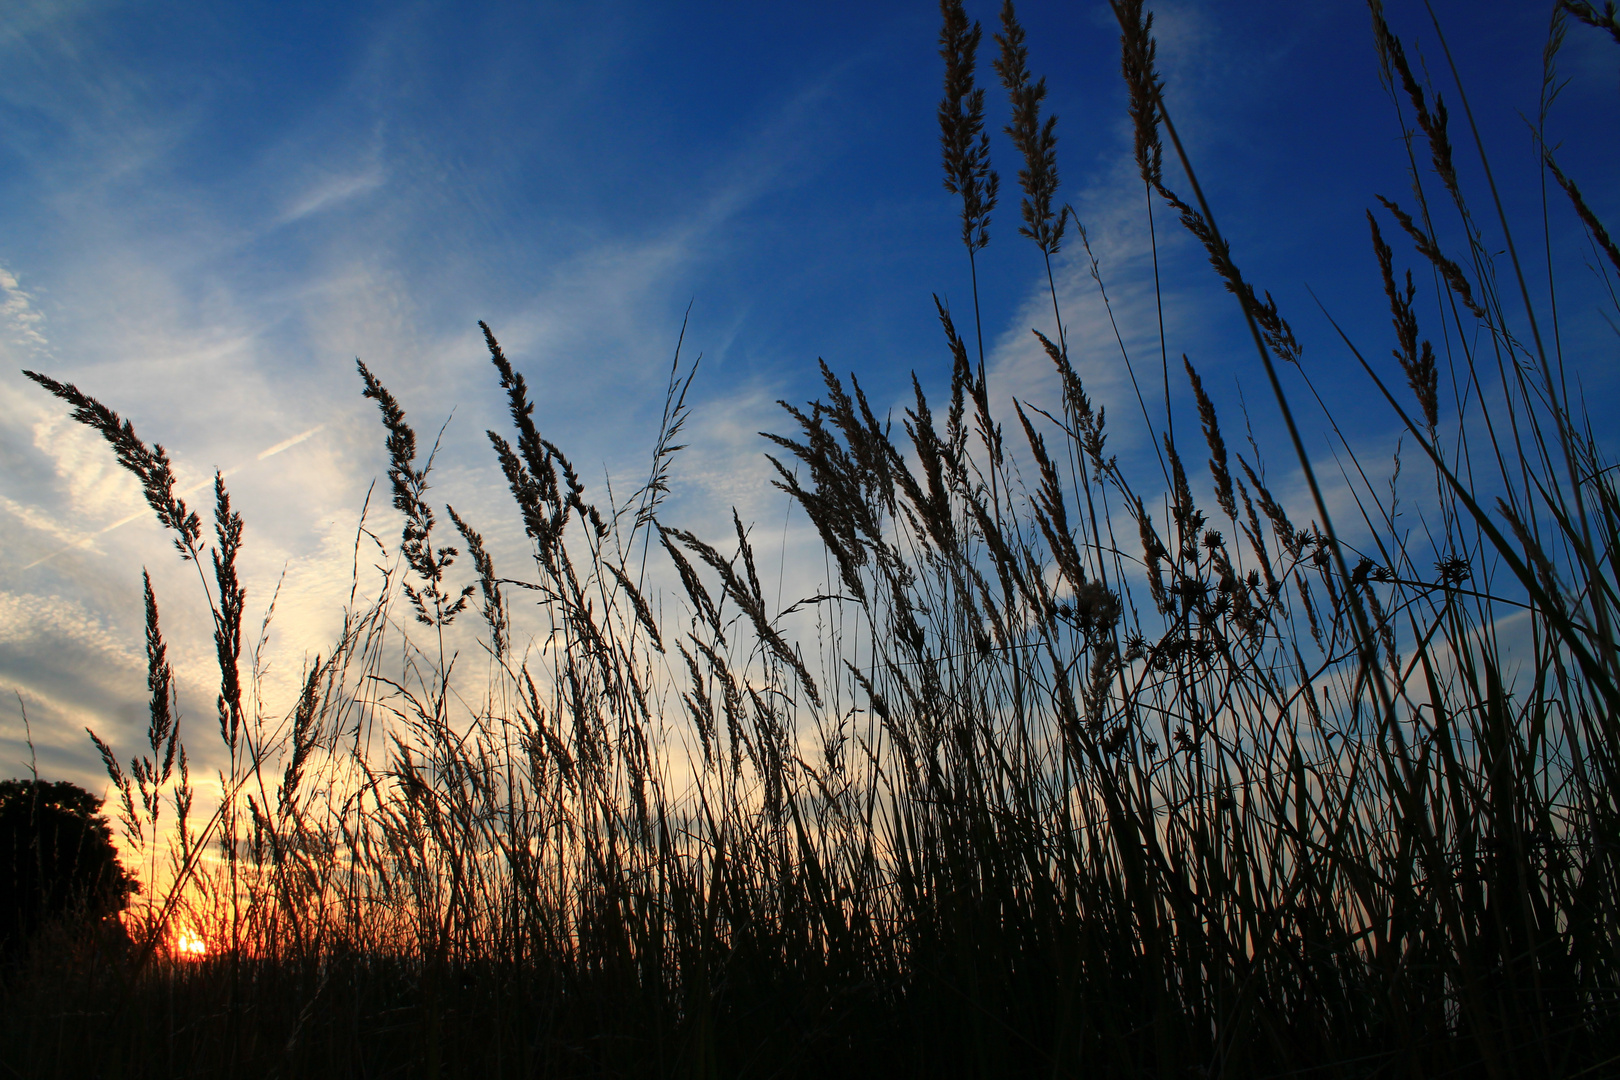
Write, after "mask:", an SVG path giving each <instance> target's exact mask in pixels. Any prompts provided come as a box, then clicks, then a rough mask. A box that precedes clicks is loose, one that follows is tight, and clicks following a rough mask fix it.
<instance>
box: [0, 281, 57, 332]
mask: <svg viewBox="0 0 1620 1080" xmlns="http://www.w3.org/2000/svg"><path fill="white" fill-rule="evenodd" d="M0 323H4V325H5V330H6V333H8V334H9V335H10V336H11V339H12V340H13V341H15V342H16V343H17V344H19V345H23V346H25V347H27V348H29V349H36V350H40V351H44V350H45V349H47V348H49V347H50V342H48V341H46V340H45V315H44V313H42V312H41V311H40V310H39V309H38V308H37V307H35V306H34V297H33V294H31V293H28V292H25V291H24V290H23V287H22V286H21V285H19V284H18V283H17V275H16V274H13V273H12V272H11V271H10V270H8V269H7V268H6V267H5V266H3V265H0Z"/></svg>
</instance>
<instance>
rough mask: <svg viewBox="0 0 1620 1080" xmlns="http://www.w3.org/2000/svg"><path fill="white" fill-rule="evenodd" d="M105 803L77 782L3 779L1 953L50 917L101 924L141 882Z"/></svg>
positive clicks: (9, 953) (12, 951)
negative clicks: (115, 838) (129, 868)
mask: <svg viewBox="0 0 1620 1080" xmlns="http://www.w3.org/2000/svg"><path fill="white" fill-rule="evenodd" d="M100 809H101V800H100V799H98V798H96V797H95V796H94V795H92V794H90V792H88V791H86V790H84V789H83V788H81V787H79V786H78V785H77V784H70V783H68V782H66V781H56V782H50V781H45V780H5V781H0V957H4V958H7V959H11V958H15V957H17V956H18V955H19V954H20V953H21V952H22V950H23V948H24V947H25V946H26V945H27V943H28V941H29V940H30V939H31V938H32V937H33V936H34V935H35V934H37V933H38V932H39V931H40V930H41V929H43V928H44V927H45V926H47V925H48V924H50V923H52V922H53V921H58V920H61V921H69V922H76V921H83V922H84V923H86V924H95V923H100V922H102V921H104V920H106V919H107V918H108V917H109V916H112V915H115V914H116V913H118V912H119V911H122V910H123V909H124V907H125V905H126V904H128V902H129V894H130V893H132V892H134V891H136V890H137V889H138V888H139V886H138V885H137V884H136V882H135V880H134V879H133V878H131V877H130V876H129V874H128V873H126V872H125V870H124V868H123V866H122V865H121V864H120V863H119V861H118V853H117V851H116V850H115V849H114V847H113V843H112V830H111V829H110V828H109V827H108V825H107V819H106V818H104V817H102V816H101V815H100V813H98V811H99V810H100Z"/></svg>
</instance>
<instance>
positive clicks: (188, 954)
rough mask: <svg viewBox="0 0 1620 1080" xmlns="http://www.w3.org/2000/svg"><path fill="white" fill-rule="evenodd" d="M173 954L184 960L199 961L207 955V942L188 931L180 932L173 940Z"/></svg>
mask: <svg viewBox="0 0 1620 1080" xmlns="http://www.w3.org/2000/svg"><path fill="white" fill-rule="evenodd" d="M174 952H175V955H176V956H178V957H180V958H181V959H184V960H201V959H202V958H203V957H205V956H207V955H208V942H206V941H204V940H203V939H202V938H201V937H199V936H198V935H196V934H193V933H192V932H191V931H189V930H182V931H180V934H179V936H178V937H176V938H175V941H174Z"/></svg>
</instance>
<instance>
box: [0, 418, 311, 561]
mask: <svg viewBox="0 0 1620 1080" xmlns="http://www.w3.org/2000/svg"><path fill="white" fill-rule="evenodd" d="M325 427H326V425H325V424H316V425H315V426H314V427H312V428H310V429H309V430H307V431H301V432H299V433H298V434H297V435H294V436H293V437H292V438H290V439H283V440H281V441H280V442H278V443H276V444H275V445H274V446H272V447H270V448H269V449H267V450H261V451H259V453H257V454H255V455H254V457H253V461H254V462H259V461H263V460H264V459H265V458H269V457H275V456H276V455H277V454H279V453H281V452H282V451H283V450H287V449H290V448H291V447H294V446H297V445H298V444H299V443H301V442H303V441H304V440H305V439H308V438H310V437H311V436H313V435H316V434H318V433H320V431H321V430H322V429H324V428H325ZM248 464H251V463H243V464H241V465H233V466H232V467H231V468H229V469H225V470H222V471H221V472H220V474H219V475H220V476H222V477H225V476H235V475H236V474H237V473H239V472H241V471H242V470H243V469H245V468H247V465H248ZM213 486H214V478H213V477H211V476H210V477H209V478H208V479H206V480H204V481H202V482H201V483H197V484H193V485H191V486H190V487H188V488H186V489H185V490H184V491H182V492H180V497H181V498H189V497H190V496H192V495H195V494H197V492H199V491H202V490H203V489H205V488H210V487H213ZM149 513H151V510H149V509H145V508H143V509H140V510H137V511H135V512H134V513H133V514H130V515H129V516H128V517H124V518H119V519H118V520H117V521H115V522H113V523H112V524H111V525H108V526H107V527H106V528H104V529H99V530H97V531H96V532H93V533H91V534H90V535H88V536H86V537H84V538H83V539H82V540H79V541H78V542H76V543H72V544H68V545H67V546H65V547H60V548H57V549H56V550H55V551H53V552H51V553H50V554H49V555H41V556H40V557H39V558H37V559H35V560H34V561H33V562H31V563H29V564H28V565H27V566H25V567H23V569H24V570H32V569H33V568H34V567H36V566H39V565H40V564H41V563H48V562H50V561H51V560H52V559H54V558H56V557H57V556H58V555H60V554H62V553H63V552H65V551H71V550H73V549H74V548H81V547H84V546H85V545H87V544H93V543H95V541H96V538H97V537H99V536H105V535H106V534H107V533H110V532H112V531H113V530H114V529H119V528H123V527H124V526H125V525H128V524H129V523H130V522H132V521H134V520H136V519H137V518H142V517H145V516H146V515H147V514H149Z"/></svg>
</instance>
